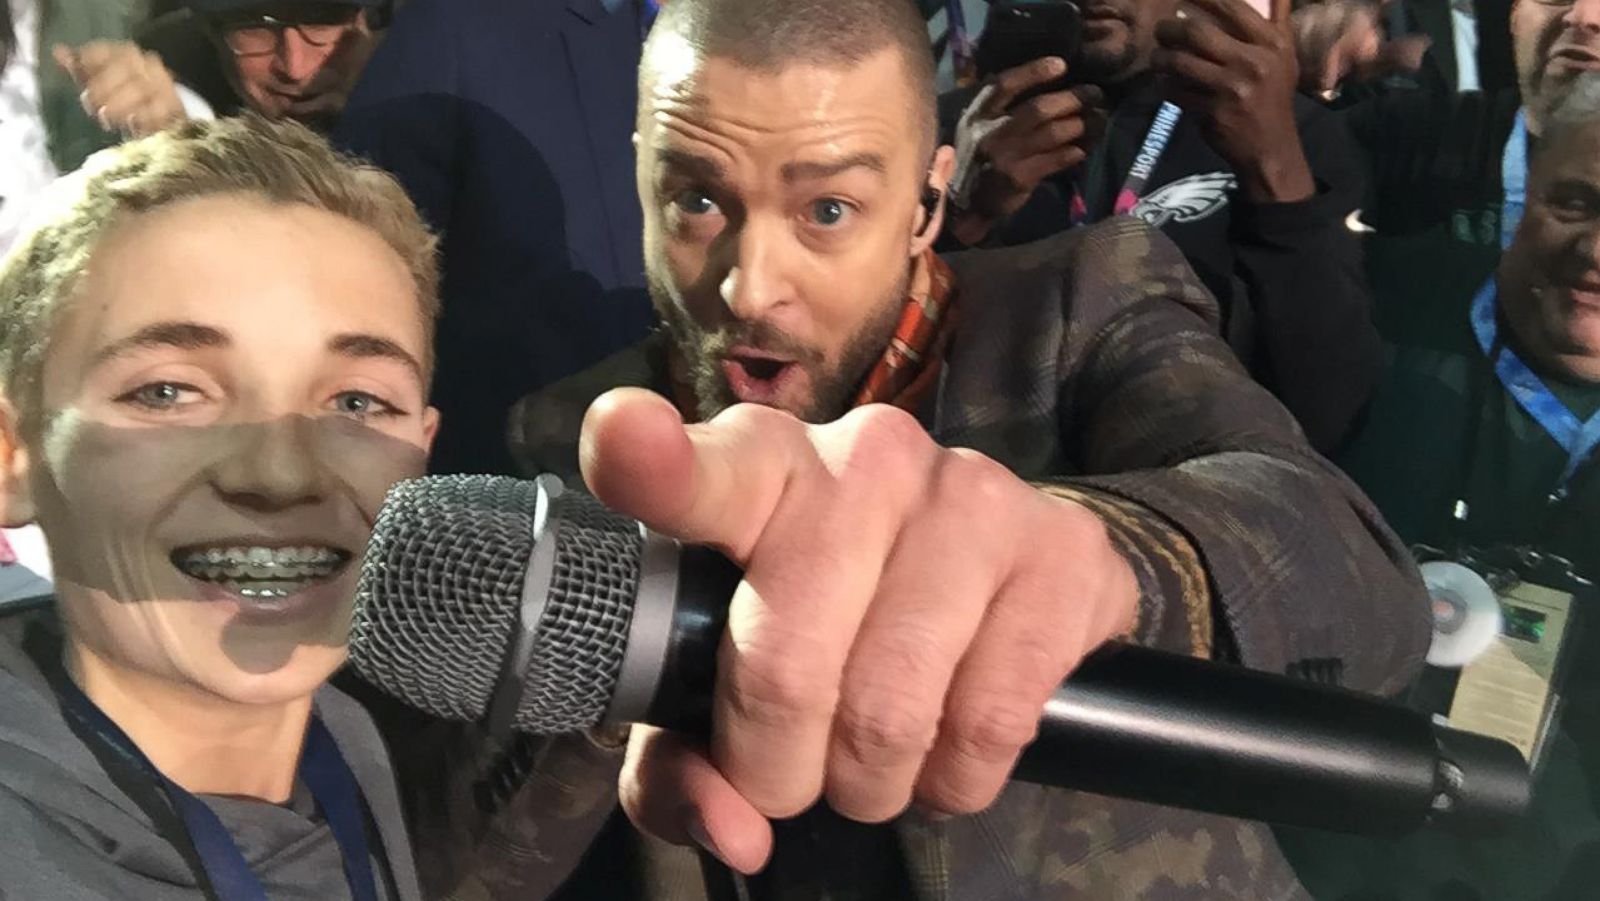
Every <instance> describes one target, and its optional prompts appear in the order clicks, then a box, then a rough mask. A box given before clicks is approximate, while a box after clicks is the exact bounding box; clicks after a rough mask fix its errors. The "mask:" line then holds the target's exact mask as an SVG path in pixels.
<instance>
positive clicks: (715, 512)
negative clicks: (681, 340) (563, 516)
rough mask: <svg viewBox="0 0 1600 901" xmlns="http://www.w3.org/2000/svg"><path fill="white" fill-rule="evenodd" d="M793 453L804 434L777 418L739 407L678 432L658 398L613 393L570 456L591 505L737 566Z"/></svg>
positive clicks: (791, 468)
mask: <svg viewBox="0 0 1600 901" xmlns="http://www.w3.org/2000/svg"><path fill="white" fill-rule="evenodd" d="M802 446H805V447H808V446H809V443H808V442H807V438H806V431H805V426H804V425H802V424H801V423H800V422H799V420H796V419H794V418H793V417H791V416H789V415H788V414H786V413H781V412H779V411H777V410H773V409H769V408H766V407H757V406H753V405H748V404H741V405H738V406H734V407H731V408H729V409H728V410H727V411H724V412H723V413H722V414H721V415H719V416H718V417H717V418H716V419H714V420H712V421H711V422H709V423H705V424H702V425H685V424H684V422H683V417H682V416H681V415H680V414H679V413H678V411H677V409H676V408H674V407H673V406H672V404H671V403H670V402H669V401H668V400H667V399H666V398H664V397H662V396H661V395H659V394H656V393H654V392H651V391H646V390H644V389H641V388H619V389H616V390H614V391H610V392H607V393H606V394H604V395H602V396H601V397H600V399H599V400H597V401H595V402H594V405H593V406H591V407H590V408H589V412H588V413H587V414H586V415H585V416H584V420H583V433H582V437H581V438H580V441H579V446H578V455H579V462H580V465H581V467H582V469H583V478H584V481H585V482H586V483H587V484H588V486H589V490H590V491H591V492H593V493H594V496H595V497H596V498H598V499H599V500H600V502H601V503H603V504H605V505H606V506H608V507H610V508H611V509H613V510H616V511H617V512H619V513H622V514H624V515H626V516H631V517H633V518H635V519H637V520H639V521H641V522H643V523H644V524H645V525H647V526H649V527H650V528H652V529H655V530H656V531H658V532H661V533H663V534H665V535H669V536H671V537H673V538H676V539H678V540H679V541H683V542H685V543H687V544H700V545H707V546H709V547H713V548H716V549H717V550H719V551H721V552H722V553H723V554H725V555H726V556H727V557H728V558H729V559H731V560H733V562H735V563H737V564H739V565H740V566H744V565H745V564H746V563H747V562H748V561H749V558H750V552H751V549H752V548H754V547H755V544H756V541H757V539H759V538H760V536H761V532H762V530H763V529H764V528H765V527H766V524H767V520H768V519H769V518H771V516H772V513H773V511H774V510H776V509H777V506H778V500H779V498H781V497H782V495H783V490H784V487H785V485H786V484H787V483H788V482H789V480H790V478H791V476H792V475H793V473H794V472H795V470H796V468H797V466H799V465H800V463H799V461H800V460H802V459H803V457H802V456H801V455H800V454H799V453H796V451H798V450H800V449H801V447H802Z"/></svg>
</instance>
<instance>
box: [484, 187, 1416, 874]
mask: <svg viewBox="0 0 1600 901" xmlns="http://www.w3.org/2000/svg"><path fill="white" fill-rule="evenodd" d="M949 262H950V264H951V266H952V268H953V269H954V270H955V273H956V278H957V283H958V286H959V291H960V295H959V297H960V299H959V300H958V304H959V306H960V315H961V325H960V327H959V329H958V330H957V333H956V335H955V338H954V340H953V342H952V344H951V346H950V350H949V356H948V360H947V364H946V367H945V370H944V372H943V373H942V379H941V381H940V383H939V389H938V391H937V392H935V393H934V394H933V395H932V396H931V399H930V402H929V404H928V406H927V409H925V410H923V411H921V414H920V417H919V418H920V419H921V420H922V421H923V423H924V424H925V425H926V426H927V427H928V428H929V430H930V431H931V432H932V434H933V435H934V437H935V438H936V439H938V440H939V441H940V442H941V443H943V444H946V445H949V446H961V447H971V448H975V449H977V450H980V451H982V452H984V453H986V454H988V455H989V456H991V457H993V458H994V459H996V460H998V461H1000V462H1001V463H1003V464H1005V465H1006V466H1007V467H1008V468H1010V469H1011V470H1012V471H1013V472H1015V473H1017V474H1018V475H1020V476H1022V477H1023V478H1027V479H1030V480H1032V481H1034V482H1035V483H1036V484H1038V485H1039V487H1040V489H1041V490H1044V491H1048V492H1052V493H1055V494H1058V495H1062V496H1066V497H1069V498H1071V499H1072V500H1075V501H1077V502H1079V503H1081V504H1084V505H1085V506H1088V507H1089V508H1090V509H1092V510H1094V511H1095V512H1096V513H1097V514H1099V515H1100V516H1101V518H1102V519H1103V520H1104V521H1105V522H1106V524H1107V526H1108V528H1109V529H1110V531H1111V534H1112V536H1113V540H1114V541H1116V542H1117V544H1118V547H1119V549H1121V550H1122V552H1123V554H1124V556H1125V557H1126V558H1127V559H1128V560H1129V562H1130V564H1132V566H1133V568H1134V571H1135V573H1136V574H1137V576H1138V579H1139V582H1140V587H1141V602H1140V616H1139V622H1138V625H1137V627H1136V631H1135V634H1134V635H1133V636H1132V637H1133V639H1134V640H1136V641H1138V642H1139V643H1141V644H1145V645H1149V646H1154V647H1161V648H1165V649H1167V650H1172V651H1178V652H1183V653H1190V654H1196V655H1209V656H1212V657H1215V658H1218V659H1223V660H1230V661H1234V662H1238V663H1242V664H1244V665H1245V666H1249V667H1253V668H1257V669H1262V670H1267V671H1272V672H1302V671H1306V670H1308V669H1310V666H1309V665H1310V664H1311V663H1313V662H1316V663H1322V664H1325V665H1324V666H1322V667H1321V669H1323V670H1324V671H1326V672H1330V673H1332V672H1337V673H1342V682H1343V683H1344V684H1345V685H1346V686H1348V687H1351V688H1357V689H1362V690H1367V691H1376V692H1384V693H1393V692H1395V691H1398V690H1399V689H1400V688H1401V687H1402V686H1403V685H1404V684H1405V683H1406V681H1407V679H1408V678H1409V677H1410V676H1411V675H1412V674H1414V673H1415V672H1416V671H1417V669H1418V668H1419V667H1420V665H1421V662H1422V655H1423V653H1424V651H1425V649H1426V646H1427V642H1428V636H1429V619H1428V609H1427V604H1426V600H1425V598H1424V596H1423V592H1422V587H1421V583H1420V581H1419V579H1418V577H1417V575H1416V572H1415V569H1414V567H1413V565H1412V563H1411V561H1410V557H1409V555H1408V554H1407V553H1406V551H1405V549H1404V547H1403V546H1402V545H1401V543H1400V542H1399V541H1398V539H1396V538H1395V536H1394V534H1393V533H1392V532H1391V531H1390V530H1389V529H1388V527H1387V526H1385V525H1384V524H1383V521H1382V519H1381V518H1380V517H1379V516H1378V513H1377V511H1376V510H1375V509H1374V508H1373V506H1372V504H1371V503H1370V502H1369V501H1368V500H1367V499H1366V498H1365V497H1363V496H1362V494H1361V492H1360V491H1359V490H1358V489H1356V488H1355V486H1354V485H1353V484H1351V483H1350V481H1349V480H1347V479H1346V478H1344V476H1342V475H1341V474H1340V473H1339V472H1338V471H1337V470H1336V469H1335V468H1334V467H1333V466H1332V465H1331V464H1329V463H1328V462H1327V461H1326V460H1324V459H1322V458H1321V457H1319V456H1318V455H1317V454H1316V453H1314V452H1313V451H1312V450H1311V448H1310V447H1309V446H1307V444H1306V441H1305V438H1304V436H1303V435H1302V434H1301V432H1300V430H1299V429H1298V428H1297V427H1296V426H1295V424H1294V421H1293V419H1292V418H1291V417H1290V416H1289V414H1288V413H1287V411H1285V410H1284V409H1283V407H1282V406H1280V405H1279V404H1278V403H1277V402H1276V401H1274V400H1273V398H1272V396H1271V395H1270V394H1268V393H1267V392H1266V391H1265V390H1264V389H1263V388H1261V387H1260V386H1259V385H1257V384H1256V383H1255V382H1253V381H1252V380H1251V379H1250V377H1249V376H1248V375H1247V374H1246V373H1245V371H1244V370H1243V368H1242V367H1241V366H1240V365H1239V363H1238V361H1237V360H1235V359H1234V357H1233V355H1232V354H1231V353H1230V352H1229V350H1228V347H1227V345H1226V344H1224V343H1223V341H1222V340H1221V338H1220V337H1218V335H1217V326H1216V318H1217V309H1216V304H1215V301H1214V300H1213V299H1212V298H1211V297H1210V295H1208V294H1207V293H1206V291H1205V289H1204V288H1203V287H1201V286H1200V284H1199V283H1198V281H1197V280H1196V278H1195V275H1194V273H1193V271H1192V270H1190V268H1189V267H1188V265H1187V264H1186V263H1185V262H1184V259H1183V257H1182V255H1181V254H1180V253H1179V252H1178V250H1177V249H1176V248H1175V247H1174V246H1173V245H1172V243H1171V242H1170V241H1168V240H1167V239H1166V238H1164V237H1162V236H1161V235H1160V234H1159V233H1157V232H1155V231H1152V230H1151V229H1150V228H1148V227H1147V226H1145V225H1144V224H1143V223H1141V222H1138V221H1136V220H1134V219H1132V218H1130V217H1118V218H1116V219H1112V220H1108V221H1107V222H1105V223H1103V224H1101V225H1097V226H1093V227H1090V228H1085V229H1078V230H1075V231H1071V232H1067V233H1064V234H1061V235H1058V236H1056V237H1054V238H1050V239H1047V240H1045V241H1040V242H1038V243H1036V244H1031V245H1025V246H1022V247H1016V248H1009V249H1005V250H997V251H989V250H984V251H973V252H969V253H964V254H957V255H955V256H952V257H950V258H949ZM663 359H664V357H663V355H662V354H661V353H660V346H659V343H657V342H652V343H651V344H647V345H645V346H644V347H642V348H634V349H632V350H630V351H628V352H625V353H622V354H618V355H617V356H615V357H613V358H611V359H609V360H607V361H606V362H605V363H604V364H601V365H600V366H597V367H595V368H593V369H591V370H589V371H587V372H585V373H583V374H581V375H578V376H575V377H573V378H570V379H566V380H563V381H562V382H560V383H557V384H556V385H553V386H551V387H550V388H548V389H546V390H544V391H542V392H540V393H538V394H536V395H534V396H532V397H530V398H528V399H527V400H525V401H524V402H523V403H521V404H519V405H518V407H517V411H516V414H515V416H514V418H513V421H512V428H511V440H512V444H513V451H514V454H515V456H516V458H517V460H518V461H519V464H520V465H521V466H522V467H523V469H524V474H531V473H533V472H539V471H553V472H556V473H558V474H563V475H567V476H570V475H571V474H572V473H574V472H575V471H576V467H577V453H576V451H577V436H578V427H579V425H580V424H581V422H582V417H583V413H584V411H585V410H586V409H587V408H588V406H589V404H590V402H591V401H592V400H593V399H594V398H595V397H596V396H598V395H599V394H600V393H602V392H603V391H605V390H606V389H609V388H613V387H617V386H619V385H643V386H647V387H654V388H656V389H657V390H662V389H663V388H664V387H665V385H664V373H663V367H662V365H661V361H662V360H663ZM615 766H616V764H615V763H613V766H612V768H611V769H609V770H607V769H604V768H601V769H599V770H597V772H596V774H595V776H594V779H595V781H596V783H597V784H606V783H607V782H608V781H609V780H610V779H611V778H614V776H615ZM568 772H569V773H570V771H568ZM587 796H588V797H590V798H593V799H595V800H596V802H597V803H609V802H610V798H609V797H607V796H605V795H604V794H603V793H602V792H600V791H592V792H589V793H588V795H587ZM831 816H832V815H831V814H828V813H827V812H826V811H824V810H821V809H819V810H818V811H814V812H813V813H811V814H808V815H807V816H805V817H802V818H800V819H799V820H798V821H795V822H794V823H792V824H780V829H779V840H778V849H777V852H776V856H775V858H774V861H773V863H772V865H771V867H769V869H768V871H767V873H765V874H764V875H763V877H762V879H761V880H760V881H759V882H758V883H757V884H756V885H754V886H753V889H754V891H753V892H752V894H751V897H754V898H761V899H781V901H790V899H807V901H810V899H820V898H828V899H831V901H846V899H848V901H855V899H862V901H865V899H869V898H881V897H901V895H886V894H883V893H882V891H881V890H880V891H877V892H875V891H874V889H875V888H880V889H881V886H882V883H881V882H879V883H877V884H876V885H875V884H874V880H876V879H882V878H884V876H885V873H884V868H883V867H882V866H881V864H880V862H878V861H875V860H874V859H873V856H872V855H869V854H865V853H863V852H862V851H861V850H860V849H861V848H863V847H866V846H867V842H866V841H865V838H864V836H863V835H862V833H861V832H860V830H850V829H848V828H840V827H839V824H838V821H837V818H833V819H831V820H830V817H831ZM895 826H896V828H895V830H894V832H893V834H892V837H893V839H894V841H896V842H897V843H898V845H899V848H900V851H901V858H902V859H903V861H904V863H905V870H906V872H905V877H906V879H907V881H909V882H910V885H911V891H910V893H909V897H910V898H912V899H915V901H1002V899H1003V901H1098V899H1109V898H1118V899H1130V901H1132V899H1140V901H1188V899H1197V901H1198V899H1212V898H1229V899H1236V901H1243V899H1261V901H1266V899H1271V901H1285V899H1290V898H1303V897H1305V895H1304V892H1303V890H1302V889H1301V888H1300V886H1299V884H1298V883H1297V882H1296V881H1295V879H1294V877H1293V875H1292V874H1291V873H1290V871H1289V869H1288V867H1287V864H1286V863H1285V861H1284V860H1283V858H1282V857H1281V856H1280V855H1279V854H1278V852H1277V849H1276V848H1275V846H1274V845H1273V843H1272V839H1271V835H1270V833H1269V832H1268V830H1266V829H1265V827H1263V826H1261V825H1260V824H1256V823H1248V822H1243V821H1239V820H1230V819H1225V818H1222V817H1216V816H1210V815H1206V814H1199V813H1192V812H1187V811H1180V810H1175V809H1172V808H1163V807H1155V806H1153V805H1149V804H1140V803H1135V802H1131V801H1120V800H1114V799H1108V798H1102V797H1096V796H1091V795H1086V794H1082V793H1077V792H1070V791H1063V790H1057V789H1047V788H1040V787H1037V786H1030V785H1023V784H1020V783H1014V784H1012V785H1011V786H1010V787H1008V788H1007V789H1006V791H1005V793H1004V794H1003V795H1002V796H1001V798H1000V800H999V802H998V803H997V804H996V805H995V806H994V807H992V808H990V809H989V810H987V811H985V812H984V813H982V814H980V815H978V816H974V817H964V818H959V819H955V820H950V821H948V822H944V823H934V822H929V821H927V820H925V819H923V818H921V817H918V816H916V815H914V814H909V815H906V816H904V817H902V818H900V820H898V821H897V822H896V824H895ZM541 829H542V827H541V823H540V822H539V821H538V820H537V819H529V820H528V821H527V822H526V823H523V824H518V823H516V822H515V821H513V820H510V819H506V818H502V819H500V820H499V821H498V822H497V823H495V824H494V827H493V828H492V829H491V830H490V833H491V834H493V835H494V836H495V841H496V842H497V843H499V847H501V848H502V849H509V850H506V851H505V852H504V853H503V862H502V863H500V864H499V865H498V866H495V867H493V868H494V869H497V870H499V871H500V872H497V873H494V874H493V875H494V876H495V877H496V878H493V879H490V880H487V881H490V882H493V883H495V884H508V883H509V882H513V881H514V880H507V879H506V878H505V873H504V870H505V869H506V868H507V867H508V866H511V865H514V864H515V863H516V861H518V860H534V859H539V858H541V857H544V858H545V859H549V858H548V855H545V854H544V853H543V851H544V849H545V848H546V847H547V845H548V842H549V839H548V838H546V837H544V836H543V835H542V834H541ZM841 836H843V837H842V838H841ZM873 847H880V848H881V847H882V846H881V845H874V846H873ZM891 847H892V845H891ZM633 853H635V854H638V855H639V857H638V858H637V859H638V860H642V861H643V863H642V864H640V863H635V864H634V865H635V866H641V867H643V868H644V869H646V870H647V871H648V872H650V873H651V878H650V879H648V880H646V884H645V888H646V891H645V892H644V895H645V897H648V898H650V899H652V901H655V899H670V901H682V899H701V898H703V897H704V895H703V894H702V890H701V889H700V886H699V885H697V884H693V883H697V882H698V881H699V878H700V873H699V870H698V869H697V868H696V867H695V866H694V862H693V858H692V856H689V857H687V859H684V857H683V855H678V858H679V859H678V860H677V862H676V863H673V862H671V858H672V857H673V852H672V851H670V849H665V848H662V847H660V846H658V845H655V844H652V843H644V845H643V846H642V847H641V848H637V849H635V851H634V852H633ZM819 861H826V862H827V863H826V865H825V866H819V865H818V862H819ZM593 863H594V865H593V866H590V867H587V868H586V869H587V870H589V871H590V872H588V873H587V874H582V873H580V879H581V878H582V877H583V876H584V875H587V876H588V877H589V878H590V880H591V881H592V882H594V883H595V884H596V885H598V888H595V887H592V886H578V885H570V886H569V890H570V891H572V892H573V893H574V894H572V895H568V896H563V897H583V898H590V897H615V895H607V894H605V887H606V886H607V885H615V884H616V882H615V880H617V879H618V878H619V875H618V874H619V871H620V870H622V869H623V868H624V865H625V864H626V863H628V861H626V860H619V859H617V858H616V857H612V858H611V859H608V860H606V861H603V862H601V861H593ZM524 866H525V867H526V866H527V865H526V864H524ZM536 872H537V870H536V869H535V868H532V867H528V874H529V875H530V876H531V875H533V874H534V873H536ZM890 878H892V876H891V877H890ZM504 897H508V898H509V897H512V896H510V895H506V896H504Z"/></svg>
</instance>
